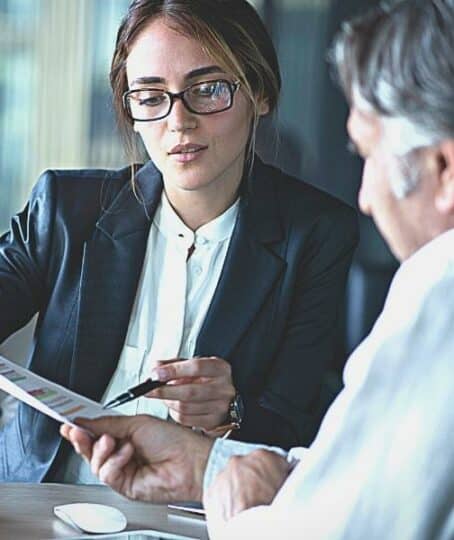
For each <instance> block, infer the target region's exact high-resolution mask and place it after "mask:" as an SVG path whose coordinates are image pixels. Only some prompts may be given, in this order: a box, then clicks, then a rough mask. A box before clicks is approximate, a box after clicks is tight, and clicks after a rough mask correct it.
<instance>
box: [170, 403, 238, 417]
mask: <svg viewBox="0 0 454 540" xmlns="http://www.w3.org/2000/svg"><path fill="white" fill-rule="evenodd" d="M164 403H165V404H166V406H167V407H168V409H169V410H171V411H175V412H176V413H178V414H182V415H189V416H200V415H216V414H221V413H224V414H227V410H228V402H226V401H219V400H215V401H201V402H198V401H178V400H175V401H171V400H165V401H164Z"/></svg>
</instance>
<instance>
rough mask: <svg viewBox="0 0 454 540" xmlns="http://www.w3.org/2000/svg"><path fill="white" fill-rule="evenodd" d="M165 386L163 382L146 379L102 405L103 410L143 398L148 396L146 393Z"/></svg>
mask: <svg viewBox="0 0 454 540" xmlns="http://www.w3.org/2000/svg"><path fill="white" fill-rule="evenodd" d="M165 384H167V383H166V382H163V381H152V380H151V379H147V380H146V381H144V382H143V383H140V384H138V385H137V386H133V387H132V388H128V390H126V392H123V394H120V395H119V396H117V397H116V398H115V399H112V400H111V401H109V402H108V403H106V404H105V405H103V407H102V408H103V409H112V408H113V407H117V406H118V405H123V403H129V402H130V401H132V400H133V399H136V398H138V397H140V396H144V395H145V394H148V392H151V391H152V390H154V389H155V388H159V387H160V386H164V385H165Z"/></svg>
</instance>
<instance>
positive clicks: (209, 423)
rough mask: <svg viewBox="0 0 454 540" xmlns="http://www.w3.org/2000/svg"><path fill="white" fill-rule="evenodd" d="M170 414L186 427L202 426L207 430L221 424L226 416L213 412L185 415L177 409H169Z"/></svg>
mask: <svg viewBox="0 0 454 540" xmlns="http://www.w3.org/2000/svg"><path fill="white" fill-rule="evenodd" d="M169 414H170V416H171V418H172V420H174V421H175V422H177V423H178V424H181V425H182V426H186V427H194V428H201V429H204V430H206V431H211V430H212V429H215V428H217V427H218V426H220V425H221V424H222V423H223V421H224V418H225V416H224V415H213V414H200V415H192V416H191V415H185V414H181V413H178V412H175V411H171V410H169Z"/></svg>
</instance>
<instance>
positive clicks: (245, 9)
mask: <svg viewBox="0 0 454 540" xmlns="http://www.w3.org/2000/svg"><path fill="white" fill-rule="evenodd" d="M158 17H164V18H165V19H166V22H167V23H168V24H169V26H171V27H172V28H174V29H175V30H177V31H179V32H181V33H182V34H183V35H185V36H187V37H191V38H194V39H196V40H197V41H199V42H200V43H201V45H202V47H203V49H204V50H205V52H206V53H207V54H209V55H210V56H211V57H212V58H213V59H214V60H215V61H216V62H217V63H218V64H219V65H220V66H222V67H223V69H225V70H226V71H227V72H230V73H231V74H232V75H233V76H234V77H235V78H237V80H239V81H240V82H241V88H242V89H243V91H244V92H245V93H246V95H247V96H248V98H249V99H250V101H251V105H252V108H253V122H252V128H251V137H250V143H249V148H248V157H252V156H251V154H252V153H253V150H254V141H255V130H256V127H257V123H258V119H259V113H258V106H259V104H260V103H261V102H262V101H266V103H267V105H268V107H269V111H270V112H272V111H273V110H274V109H275V108H276V105H277V101H278V98H279V93H280V89H281V77H280V71H279V64H278V60H277V56H276V51H275V49H274V46H273V43H272V41H271V38H270V36H269V34H268V32H267V31H266V28H265V26H264V25H263V23H262V21H261V19H260V17H259V15H258V13H257V12H256V11H255V9H254V8H253V7H252V6H251V5H250V4H249V3H248V2H247V1H246V0H134V1H133V2H132V3H131V5H130V7H129V10H128V12H127V14H126V16H125V17H124V19H123V21H122V23H121V25H120V28H119V30H118V35H117V42H116V47H115V52H114V56H113V59H112V66H111V72H110V83H111V86H112V90H113V100H114V107H115V110H116V113H117V119H118V124H119V128H120V131H121V133H122V135H123V138H124V140H125V143H126V149H127V152H128V154H129V156H130V158H131V159H133V160H137V159H138V157H139V156H138V150H137V142H136V137H135V133H134V131H133V126H132V123H131V120H130V119H129V117H128V115H127V114H126V111H125V110H124V107H123V100H122V96H123V93H124V92H126V90H128V81H127V77H126V61H127V58H128V55H129V53H130V50H131V47H132V46H133V44H134V41H135V39H136V38H137V36H138V35H139V33H140V32H141V31H142V30H143V29H144V28H145V27H146V26H148V25H149V24H150V23H151V21H152V20H154V19H156V18H158Z"/></svg>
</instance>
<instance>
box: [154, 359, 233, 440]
mask: <svg viewBox="0 0 454 540" xmlns="http://www.w3.org/2000/svg"><path fill="white" fill-rule="evenodd" d="M154 371H155V374H157V375H158V377H159V380H161V381H171V383H170V384H167V385H166V386H161V387H160V388H157V389H156V390H153V391H152V392H150V393H149V394H147V396H148V397H152V398H160V399H162V400H164V402H165V404H166V405H167V407H168V408H169V414H170V416H171V417H172V418H173V420H175V422H178V423H179V424H182V425H184V426H191V427H192V426H193V427H198V428H203V429H205V430H207V431H209V430H212V429H215V428H217V427H218V426H220V425H222V424H225V423H226V419H227V413H228V410H229V404H230V402H231V401H232V399H233V398H234V396H235V388H234V386H233V382H232V371H231V367H230V364H229V363H228V362H226V361H225V360H223V359H222V358H218V357H217V356H209V357H195V358H190V359H188V360H181V359H176V360H174V361H169V360H167V361H165V362H164V361H163V362H159V363H158V366H157V367H156V368H155V369H154Z"/></svg>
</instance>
